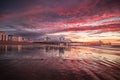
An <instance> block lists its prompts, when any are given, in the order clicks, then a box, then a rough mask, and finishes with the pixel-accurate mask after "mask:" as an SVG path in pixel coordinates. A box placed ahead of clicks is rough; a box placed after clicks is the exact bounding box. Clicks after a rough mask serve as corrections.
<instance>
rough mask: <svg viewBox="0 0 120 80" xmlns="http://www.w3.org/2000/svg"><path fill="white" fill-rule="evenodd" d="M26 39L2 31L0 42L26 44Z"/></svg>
mask: <svg viewBox="0 0 120 80" xmlns="http://www.w3.org/2000/svg"><path fill="white" fill-rule="evenodd" d="M25 40H26V39H24V38H23V37H21V36H14V35H7V34H5V33H4V32H1V31H0V41H15V42H24V41H25Z"/></svg>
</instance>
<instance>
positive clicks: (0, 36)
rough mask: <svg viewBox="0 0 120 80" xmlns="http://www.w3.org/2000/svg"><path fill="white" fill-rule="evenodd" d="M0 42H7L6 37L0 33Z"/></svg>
mask: <svg viewBox="0 0 120 80" xmlns="http://www.w3.org/2000/svg"><path fill="white" fill-rule="evenodd" d="M0 41H8V35H6V34H5V33H4V32H1V31H0Z"/></svg>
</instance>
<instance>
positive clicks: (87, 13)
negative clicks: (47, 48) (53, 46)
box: [0, 0, 120, 43]
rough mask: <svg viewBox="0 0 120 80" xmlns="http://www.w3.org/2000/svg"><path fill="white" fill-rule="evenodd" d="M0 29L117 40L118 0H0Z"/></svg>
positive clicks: (31, 35) (39, 35)
mask: <svg viewBox="0 0 120 80" xmlns="http://www.w3.org/2000/svg"><path fill="white" fill-rule="evenodd" d="M0 31H5V32H6V33H7V34H13V35H17V36H23V37H25V38H31V39H41V38H42V37H46V36H48V37H54V36H62V37H64V38H66V39H69V40H71V41H73V42H89V41H98V40H102V41H103V42H112V43H120V1H119V0H0Z"/></svg>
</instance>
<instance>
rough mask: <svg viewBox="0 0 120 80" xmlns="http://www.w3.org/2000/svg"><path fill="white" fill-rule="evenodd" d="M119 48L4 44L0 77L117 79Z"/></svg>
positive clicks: (18, 79)
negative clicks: (5, 47)
mask: <svg viewBox="0 0 120 80" xmlns="http://www.w3.org/2000/svg"><path fill="white" fill-rule="evenodd" d="M119 52H120V50H119V48H107V47H106V49H105V48H104V49H103V48H100V47H87V46H86V47H85V46H73V47H70V46H68V47H55V46H51V47H50V46H22V45H21V46H20V45H19V46H7V49H4V50H3V51H2V50H1V52H0V80H120V76H119V75H120V54H119Z"/></svg>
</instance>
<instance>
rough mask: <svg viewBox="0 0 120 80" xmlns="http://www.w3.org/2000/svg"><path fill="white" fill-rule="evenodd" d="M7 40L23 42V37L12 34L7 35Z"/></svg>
mask: <svg viewBox="0 0 120 80" xmlns="http://www.w3.org/2000/svg"><path fill="white" fill-rule="evenodd" d="M8 40H9V41H16V42H24V41H25V39H24V38H23V37H20V36H14V35H8Z"/></svg>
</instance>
